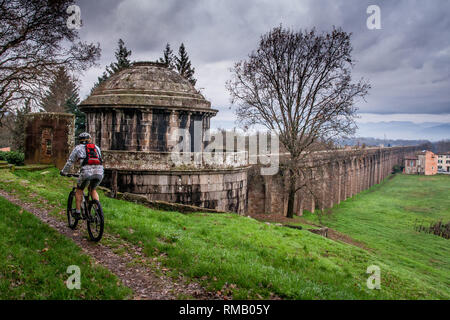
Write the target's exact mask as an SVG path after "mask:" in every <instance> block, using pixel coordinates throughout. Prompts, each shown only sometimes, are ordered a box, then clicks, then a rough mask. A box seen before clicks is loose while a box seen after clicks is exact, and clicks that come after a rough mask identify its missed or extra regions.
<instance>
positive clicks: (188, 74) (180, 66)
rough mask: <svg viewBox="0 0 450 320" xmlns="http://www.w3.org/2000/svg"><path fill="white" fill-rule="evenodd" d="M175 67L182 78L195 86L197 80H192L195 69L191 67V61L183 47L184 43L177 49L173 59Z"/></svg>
mask: <svg viewBox="0 0 450 320" xmlns="http://www.w3.org/2000/svg"><path fill="white" fill-rule="evenodd" d="M175 67H176V69H177V71H178V73H179V74H180V75H181V76H182V77H184V78H185V79H187V80H188V81H189V82H190V83H191V84H192V85H193V86H195V84H196V83H197V80H196V79H194V73H195V68H193V67H192V66H191V60H190V59H189V56H188V54H187V51H186V48H185V47H184V43H181V45H180V48H179V49H178V56H176V57H175Z"/></svg>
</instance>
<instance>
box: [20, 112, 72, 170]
mask: <svg viewBox="0 0 450 320" xmlns="http://www.w3.org/2000/svg"><path fill="white" fill-rule="evenodd" d="M74 135H75V116H74V115H73V114H70V113H46V112H39V113H30V114H27V115H25V164H34V163H40V164H53V165H55V166H56V167H57V168H59V169H62V168H63V167H64V164H65V163H66V161H67V158H68V157H69V155H70V152H71V151H72V149H73V147H74V143H75V141H74Z"/></svg>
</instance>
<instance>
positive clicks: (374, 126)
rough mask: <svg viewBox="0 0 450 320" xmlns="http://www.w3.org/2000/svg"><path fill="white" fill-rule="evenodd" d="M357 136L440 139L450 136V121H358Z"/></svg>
mask: <svg viewBox="0 0 450 320" xmlns="http://www.w3.org/2000/svg"><path fill="white" fill-rule="evenodd" d="M358 127H359V129H358V131H357V133H356V134H357V136H360V137H374V138H378V139H383V138H384V137H385V136H386V138H389V139H402V140H421V141H423V140H429V141H439V140H442V139H449V138H450V123H439V122H424V123H414V122H410V121H389V122H367V123H358Z"/></svg>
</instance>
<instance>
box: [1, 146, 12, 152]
mask: <svg viewBox="0 0 450 320" xmlns="http://www.w3.org/2000/svg"><path fill="white" fill-rule="evenodd" d="M0 151H3V152H9V151H11V148H10V147H6V148H0Z"/></svg>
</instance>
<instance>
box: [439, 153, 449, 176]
mask: <svg viewBox="0 0 450 320" xmlns="http://www.w3.org/2000/svg"><path fill="white" fill-rule="evenodd" d="M437 157H438V163H437V165H438V172H440V173H450V152H440V153H438V154H437Z"/></svg>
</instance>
